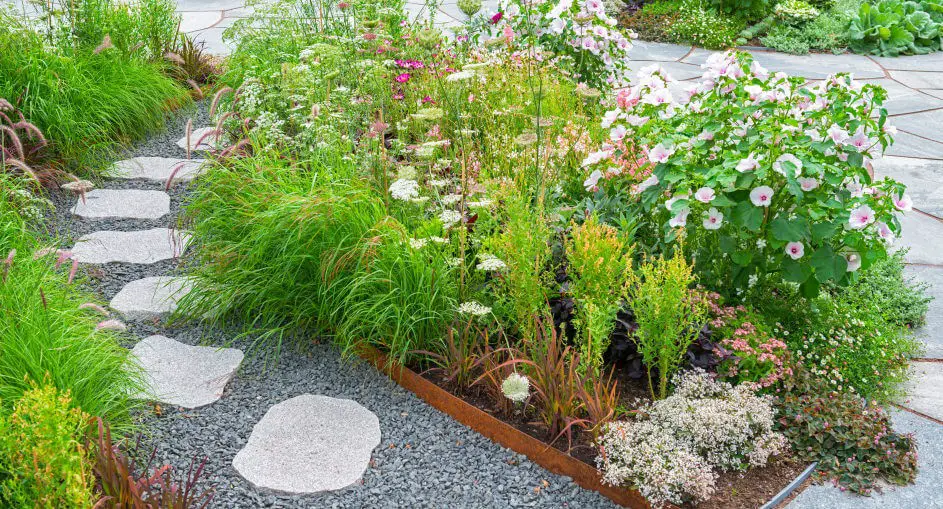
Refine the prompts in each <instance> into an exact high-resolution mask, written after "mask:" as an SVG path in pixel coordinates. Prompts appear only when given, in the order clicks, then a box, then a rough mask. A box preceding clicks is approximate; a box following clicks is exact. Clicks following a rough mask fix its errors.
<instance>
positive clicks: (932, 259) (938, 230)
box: [891, 210, 943, 266]
mask: <svg viewBox="0 0 943 509" xmlns="http://www.w3.org/2000/svg"><path fill="white" fill-rule="evenodd" d="M898 217H899V218H900V226H901V228H902V229H903V233H902V235H901V238H900V239H898V241H897V242H896V243H895V244H894V246H893V247H892V248H891V250H893V251H896V250H897V249H901V248H904V247H908V248H910V250H909V251H907V254H906V255H905V256H904V261H905V262H907V263H919V264H923V265H940V266H943V249H941V242H940V239H943V222H940V220H939V219H936V218H935V217H932V216H928V215H926V214H921V213H920V212H918V211H916V210H914V211H911V212H907V213H904V214H902V215H900V216H898Z"/></svg>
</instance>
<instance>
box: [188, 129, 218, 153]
mask: <svg viewBox="0 0 943 509" xmlns="http://www.w3.org/2000/svg"><path fill="white" fill-rule="evenodd" d="M213 129H214V128H212V127H201V128H199V129H194V130H193V132H192V133H190V150H213V149H218V148H221V147H222V143H220V142H218V141H217V140H216V135H215V134H211V135H209V136H207V137H206V138H204V139H203V142H202V143H200V145H199V146H197V144H196V142H197V141H199V140H200V138H203V135H205V134H206V133H208V132H210V131H212V130H213ZM177 146H178V147H180V148H182V149H184V150H186V149H187V137H186V136H184V137H183V138H180V139H179V140H177Z"/></svg>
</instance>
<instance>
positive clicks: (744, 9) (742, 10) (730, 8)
mask: <svg viewBox="0 0 943 509" xmlns="http://www.w3.org/2000/svg"><path fill="white" fill-rule="evenodd" d="M711 5H713V6H715V7H717V8H718V9H720V11H722V12H725V13H727V14H735V15H739V16H743V15H748V16H752V17H754V18H755V19H762V18H763V17H764V16H766V15H768V14H769V11H770V8H772V3H771V2H770V1H769V0H711Z"/></svg>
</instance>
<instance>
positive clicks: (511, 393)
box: [501, 372, 530, 403]
mask: <svg viewBox="0 0 943 509" xmlns="http://www.w3.org/2000/svg"><path fill="white" fill-rule="evenodd" d="M501 392H503V393H504V397H505V398H507V399H509V400H511V401H513V402H515V403H523V402H524V401H526V400H527V398H529V397H530V380H528V378H527V377H526V376H524V375H521V374H520V373H517V372H514V373H511V374H510V375H508V377H507V378H505V379H504V381H503V382H501Z"/></svg>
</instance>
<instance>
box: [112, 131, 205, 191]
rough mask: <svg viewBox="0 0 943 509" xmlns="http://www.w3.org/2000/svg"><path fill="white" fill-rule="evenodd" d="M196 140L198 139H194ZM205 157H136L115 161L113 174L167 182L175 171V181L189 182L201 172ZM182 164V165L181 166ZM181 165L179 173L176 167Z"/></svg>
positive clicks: (122, 177)
mask: <svg viewBox="0 0 943 509" xmlns="http://www.w3.org/2000/svg"><path fill="white" fill-rule="evenodd" d="M194 141H196V140H195V139H194ZM203 162H204V160H203V159H189V160H187V159H174V158H171V157H135V158H133V159H125V160H124V161H118V162H117V163H115V166H114V170H113V172H112V173H113V176H114V177H115V178H120V179H144V180H153V181H156V182H167V179H169V178H170V175H171V174H172V173H173V175H174V182H189V181H191V180H193V179H194V178H195V177H197V176H198V175H199V174H200V173H201V170H200V167H201V166H202V165H203ZM180 165H182V166H180ZM177 166H180V169H179V170H177V173H174V168H176V167H177Z"/></svg>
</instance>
